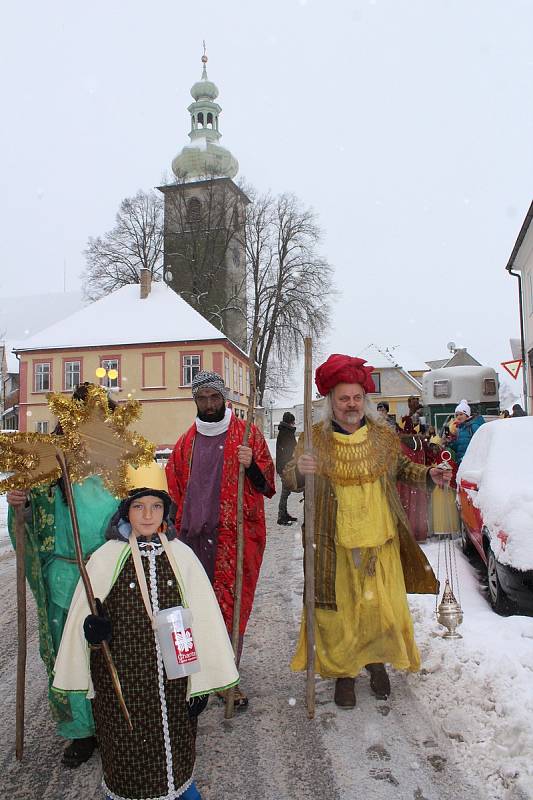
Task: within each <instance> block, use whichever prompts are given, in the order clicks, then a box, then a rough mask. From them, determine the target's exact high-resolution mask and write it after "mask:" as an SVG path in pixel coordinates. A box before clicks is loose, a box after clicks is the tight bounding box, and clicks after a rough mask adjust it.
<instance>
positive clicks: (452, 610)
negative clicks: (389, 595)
mask: <svg viewBox="0 0 533 800" xmlns="http://www.w3.org/2000/svg"><path fill="white" fill-rule="evenodd" d="M441 458H442V464H441V467H442V469H449V465H450V461H451V458H452V455H451V453H450V451H449V450H444V451H443V452H442V454H441ZM443 493H444V498H443V499H444V510H445V511H444V515H443V517H444V520H445V521H446V525H445V528H446V532H445V533H444V535H443V538H444V563H445V569H446V581H445V584H444V592H443V595H442V599H441V601H440V603H439V605H438V607H437V608H436V614H437V622H438V623H439V624H440V625H442V626H443V627H444V628H446V629H447V630H446V632H445V633H443V635H442V638H443V639H462V638H463V637H462V636H461V634H460V633H458V632H457V628H458V627H459V625H461V623H462V621H463V610H462V608H461V604H460V602H458V601H457V599H456V597H455V594H454V589H455V588H456V587H457V592H458V594H459V581H458V574H457V563H456V560H455V545H454V538H453V528H454V524H453V515H452V512H451V508H450V500H451V499H452V498H451V493H450V485H449V484H448V485H446V486H445V487H443ZM453 503H455V500H453ZM437 563H438V565H440V537H439V555H438V562H437ZM438 571H439V570H438V566H437V577H439V576H438ZM436 601H438V595H437V597H436Z"/></svg>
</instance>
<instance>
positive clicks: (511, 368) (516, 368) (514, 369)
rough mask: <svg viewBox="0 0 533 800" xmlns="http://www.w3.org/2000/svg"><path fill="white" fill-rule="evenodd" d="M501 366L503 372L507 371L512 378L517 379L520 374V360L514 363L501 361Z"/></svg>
mask: <svg viewBox="0 0 533 800" xmlns="http://www.w3.org/2000/svg"><path fill="white" fill-rule="evenodd" d="M501 365H502V367H503V368H504V369H505V370H507V372H508V373H509V375H510V376H511V377H512V378H518V373H519V372H520V367H521V366H522V359H521V358H517V359H516V360H514V361H502V362H501Z"/></svg>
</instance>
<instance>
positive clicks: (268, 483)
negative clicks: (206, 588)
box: [166, 372, 276, 708]
mask: <svg viewBox="0 0 533 800" xmlns="http://www.w3.org/2000/svg"><path fill="white" fill-rule="evenodd" d="M192 394H193V397H194V401H195V403H196V407H197V412H198V413H197V417H196V420H195V421H194V423H193V424H192V425H191V427H190V428H189V430H188V431H186V432H185V433H184V434H183V435H182V436H181V437H180V438H179V439H178V441H177V442H176V445H175V447H174V449H173V451H172V455H171V456H170V459H169V461H168V464H167V467H166V472H167V480H168V489H169V494H170V496H171V498H172V500H173V501H174V503H175V504H176V530H177V531H179V538H180V539H181V540H182V541H183V542H185V543H186V544H188V545H189V547H191V548H192V550H194V552H195V553H196V555H197V556H198V558H199V559H200V561H201V562H202V565H203V567H204V569H205V571H206V572H207V574H208V576H209V578H210V580H211V582H212V584H213V589H214V591H215V595H216V597H217V600H218V603H219V606H220V610H221V611H222V616H223V617H224V621H225V623H226V627H227V629H228V631H229V632H230V634H231V630H232V627H233V596H234V585H235V572H236V554H237V483H238V475H239V465H240V464H243V465H244V467H245V470H246V471H245V481H244V562H243V584H242V602H241V615H240V626H239V632H240V641H239V650H238V653H237V663H239V660H240V655H241V652H242V642H243V637H244V632H245V630H246V624H247V622H248V618H249V616H250V613H251V611H252V604H253V599H254V593H255V587H256V585H257V580H258V578H259V571H260V569H261V562H262V560H263V552H264V549H265V544H266V526H265V511H264V497H272V496H273V495H274V494H275V491H276V490H275V478H274V464H273V462H272V458H271V456H270V452H269V450H268V446H267V444H266V442H265V440H264V438H263V435H262V434H261V432H260V431H259V430H258V428H256V426H255V425H252V427H251V430H250V437H249V439H248V445H247V446H246V447H245V446H244V445H243V444H242V441H243V438H244V429H245V423H244V421H243V420H240V419H237V417H236V416H235V415H234V414H233V413H232V411H231V409H229V408H226V400H227V394H228V390H227V388H226V386H225V385H224V381H223V380H222V378H221V377H220V375H217V374H216V373H215V372H199V373H198V374H197V375H196V376H195V378H194V379H193V382H192ZM235 705H236V706H237V707H241V708H244V707H246V706H247V705H248V699H247V697H246V696H245V695H244V694H243V693H242V691H241V690H236V691H235Z"/></svg>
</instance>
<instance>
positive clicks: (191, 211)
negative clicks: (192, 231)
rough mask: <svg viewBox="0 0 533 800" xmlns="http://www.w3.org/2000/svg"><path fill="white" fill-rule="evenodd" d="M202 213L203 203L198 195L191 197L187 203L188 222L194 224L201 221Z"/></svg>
mask: <svg viewBox="0 0 533 800" xmlns="http://www.w3.org/2000/svg"><path fill="white" fill-rule="evenodd" d="M201 215H202V204H201V203H200V201H199V200H198V198H197V197H191V199H190V200H189V202H188V203H187V222H188V223H190V224H193V223H195V222H200V217H201Z"/></svg>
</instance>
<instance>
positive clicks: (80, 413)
mask: <svg viewBox="0 0 533 800" xmlns="http://www.w3.org/2000/svg"><path fill="white" fill-rule="evenodd" d="M48 404H49V406H50V409H51V411H52V413H53V414H54V415H55V416H56V417H57V418H58V420H59V424H60V426H61V430H62V433H61V435H53V434H39V433H16V434H13V435H2V436H0V472H7V473H10V474H9V476H8V477H7V478H6V479H4V480H3V481H0V492H6V491H9V490H10V489H29V488H31V487H32V486H37V485H38V484H40V483H50V482H52V481H54V480H57V478H59V476H60V474H61V468H60V466H59V463H58V461H57V452H58V450H61V451H62V453H63V455H64V459H65V461H66V464H67V466H68V471H69V474H70V478H71V479H72V480H74V481H81V480H83V479H84V478H86V477H87V476H88V475H92V474H97V475H100V476H101V477H102V479H103V481H104V483H105V484H106V486H107V487H108V489H109V490H110V491H111V492H112V493H113V494H115V495H116V496H119V497H122V496H125V495H126V494H127V492H128V483H127V479H126V469H127V465H128V464H132V465H133V466H140V465H141V464H149V463H150V462H151V461H153V458H154V445H153V444H152V443H151V442H149V441H148V440H147V439H145V438H144V436H140V435H139V434H137V433H135V432H133V431H129V430H128V429H127V426H128V424H129V423H130V422H131V421H132V420H134V419H137V418H138V417H139V416H140V413H141V404H140V403H139V402H138V401H137V400H128V401H127V402H126V403H124V404H121V405H119V406H117V408H116V409H115V410H114V412H113V410H112V409H111V408H109V403H108V398H107V393H106V391H105V389H104V388H103V387H100V386H89V387H88V388H87V396H86V398H85V400H75V399H72V398H70V397H65V396H64V395H62V394H50V395H48Z"/></svg>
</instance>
